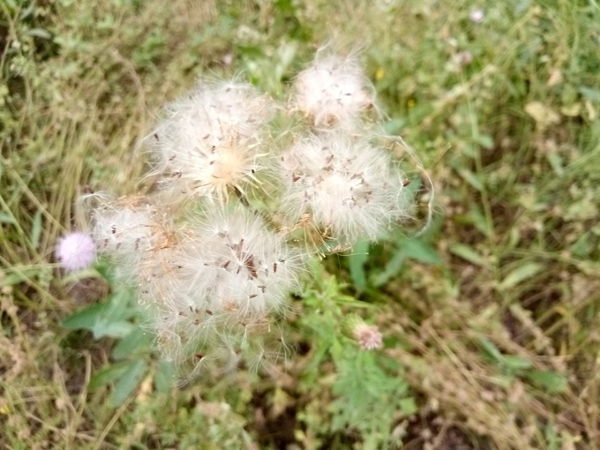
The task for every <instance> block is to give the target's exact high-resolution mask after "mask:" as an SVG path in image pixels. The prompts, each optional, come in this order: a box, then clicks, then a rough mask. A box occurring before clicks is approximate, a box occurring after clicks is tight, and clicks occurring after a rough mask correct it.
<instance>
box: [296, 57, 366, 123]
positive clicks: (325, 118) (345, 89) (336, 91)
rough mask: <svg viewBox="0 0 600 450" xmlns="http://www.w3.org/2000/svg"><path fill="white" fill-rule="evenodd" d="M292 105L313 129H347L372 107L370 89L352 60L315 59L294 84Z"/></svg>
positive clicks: (358, 66)
mask: <svg viewBox="0 0 600 450" xmlns="http://www.w3.org/2000/svg"><path fill="white" fill-rule="evenodd" d="M294 89H295V95H294V97H293V105H294V107H295V108H297V109H298V110H300V111H302V112H303V113H304V114H306V115H307V116H309V117H311V118H312V121H313V123H314V125H315V126H317V127H319V126H329V125H334V124H338V125H351V124H352V123H353V122H354V121H355V120H356V119H357V118H358V116H359V115H360V113H361V112H363V111H365V110H366V109H368V108H370V107H372V106H373V105H374V102H375V99H374V94H373V88H372V87H371V85H370V83H369V81H368V79H367V78H366V77H365V75H364V73H363V70H362V68H361V67H360V65H359V64H358V63H357V61H356V60H355V59H354V58H350V57H349V58H346V59H342V58H339V57H337V56H333V55H330V56H325V57H320V58H319V57H318V58H317V59H316V60H315V61H314V62H313V63H312V65H311V66H310V67H308V68H307V69H305V70H304V71H302V72H300V74H299V75H298V76H297V78H296V80H295V82H294Z"/></svg>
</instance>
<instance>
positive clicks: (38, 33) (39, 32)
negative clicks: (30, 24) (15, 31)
mask: <svg viewBox="0 0 600 450" xmlns="http://www.w3.org/2000/svg"><path fill="white" fill-rule="evenodd" d="M27 34H28V35H29V36H34V37H38V38H41V39H52V35H51V34H50V33H49V32H48V31H47V30H44V29H43V28H32V29H30V30H27Z"/></svg>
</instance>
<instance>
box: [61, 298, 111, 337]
mask: <svg viewBox="0 0 600 450" xmlns="http://www.w3.org/2000/svg"><path fill="white" fill-rule="evenodd" d="M106 307H107V303H106V302H104V303H99V304H97V305H92V306H88V307H87V308H85V309H82V310H81V311H78V312H76V313H75V314H72V315H71V316H69V317H67V318H66V319H65V320H64V321H63V324H62V325H63V327H65V328H66V329H68V330H90V331H92V330H93V329H94V327H95V326H96V323H97V322H98V321H99V320H101V317H102V314H103V313H104V312H105V310H106Z"/></svg>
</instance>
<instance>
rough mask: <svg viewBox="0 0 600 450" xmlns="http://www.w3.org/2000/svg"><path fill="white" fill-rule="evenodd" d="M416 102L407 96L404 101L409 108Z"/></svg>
mask: <svg viewBox="0 0 600 450" xmlns="http://www.w3.org/2000/svg"><path fill="white" fill-rule="evenodd" d="M416 104H417V102H415V100H414V99H412V98H409V99H408V101H407V102H406V105H407V106H408V107H409V108H414V107H415V105H416Z"/></svg>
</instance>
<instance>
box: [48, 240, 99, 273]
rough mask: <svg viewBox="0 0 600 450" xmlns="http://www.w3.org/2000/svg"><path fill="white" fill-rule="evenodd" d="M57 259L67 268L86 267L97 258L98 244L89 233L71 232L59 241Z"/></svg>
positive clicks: (70, 269)
mask: <svg viewBox="0 0 600 450" xmlns="http://www.w3.org/2000/svg"><path fill="white" fill-rule="evenodd" d="M56 259H58V262H59V263H60V265H61V266H63V267H64V268H65V269H66V270H69V271H72V270H81V269H85V268H87V267H89V266H91V265H92V263H93V262H94V260H95V259H96V246H95V244H94V241H93V240H92V238H91V237H90V235H89V234H87V233H82V232H79V231H76V232H73V233H69V234H67V235H65V236H63V237H62V238H61V239H60V240H59V241H58V244H57V245H56Z"/></svg>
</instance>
